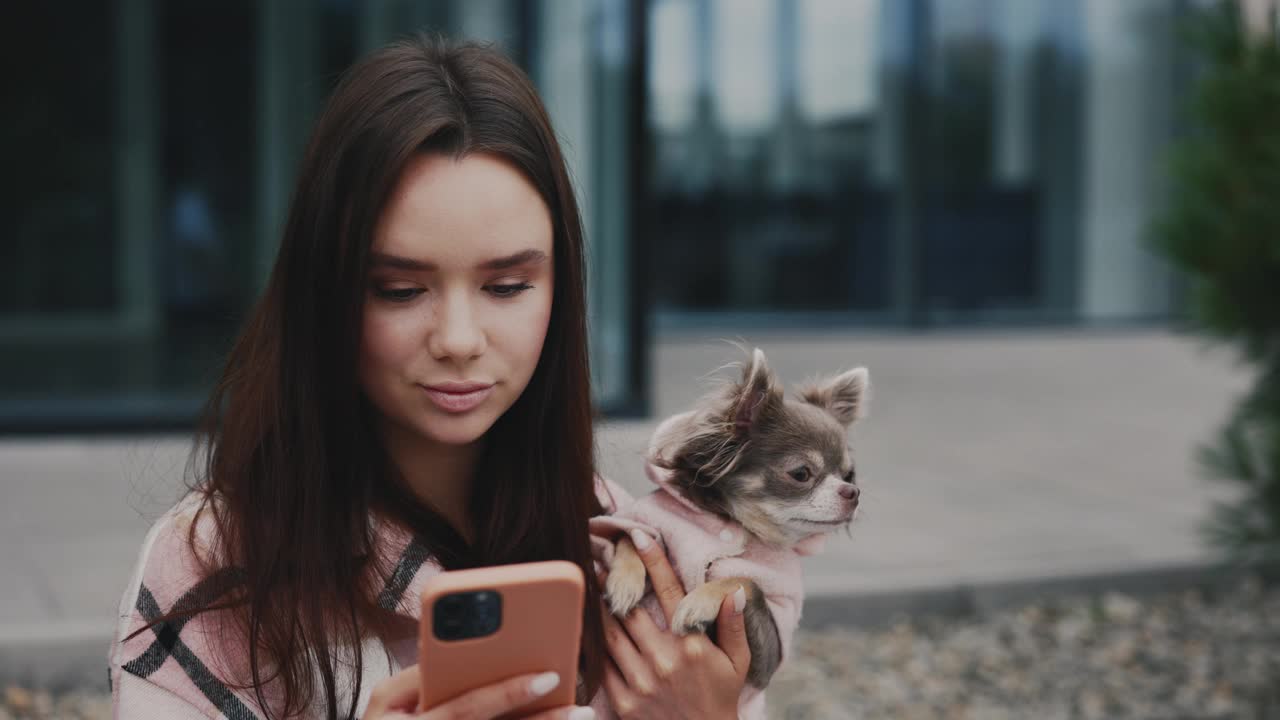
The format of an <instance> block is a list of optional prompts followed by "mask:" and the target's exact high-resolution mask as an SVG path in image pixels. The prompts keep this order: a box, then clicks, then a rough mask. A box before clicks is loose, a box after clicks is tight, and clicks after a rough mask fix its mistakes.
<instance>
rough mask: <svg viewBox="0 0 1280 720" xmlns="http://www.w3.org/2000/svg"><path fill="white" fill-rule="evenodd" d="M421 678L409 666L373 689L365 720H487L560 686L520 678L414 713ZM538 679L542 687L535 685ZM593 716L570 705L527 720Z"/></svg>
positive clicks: (571, 719) (544, 679)
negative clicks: (411, 719) (408, 719)
mask: <svg viewBox="0 0 1280 720" xmlns="http://www.w3.org/2000/svg"><path fill="white" fill-rule="evenodd" d="M546 676H554V677H550V678H548V677H546ZM421 677H422V676H421V674H420V672H419V670H418V666H417V665H410V666H409V667H407V668H405V669H403V670H401V671H400V672H398V673H396V674H395V675H392V676H391V677H389V678H387V679H386V680H383V681H382V682H380V683H378V684H377V685H375V686H374V688H373V694H371V695H370V696H369V707H368V708H367V709H366V710H365V713H364V720H406V719H407V718H413V719H414V720H463V719H464V718H465V720H490V719H491V718H496V717H500V716H502V715H505V714H507V713H510V712H514V711H517V710H519V709H520V708H521V707H524V706H525V705H528V704H529V703H531V702H533V701H534V700H537V699H538V698H540V697H542V696H543V695H546V694H547V693H549V692H551V691H552V690H553V689H555V687H556V685H557V684H558V682H559V676H557V675H556V674H555V673H545V675H537V674H534V675H519V676H516V677H513V678H509V679H507V680H503V681H502V682H499V683H494V684H493V685H486V686H485V687H481V688H477V689H475V690H472V691H471V692H469V693H467V694H465V695H461V696H459V697H456V698H454V699H453V700H450V701H449V702H447V703H444V704H443V705H437V706H436V707H433V708H430V709H429V710H426V711H424V712H417V707H418V694H419V690H420V688H419V683H420V682H421ZM539 679H541V683H540V684H535V680H539ZM595 716H596V714H595V712H594V711H593V710H592V709H591V708H589V707H577V706H573V705H570V706H567V707H561V708H554V709H552V710H546V711H544V712H540V713H538V714H537V715H531V716H530V717H529V718H528V720H591V719H592V718H594V717H595Z"/></svg>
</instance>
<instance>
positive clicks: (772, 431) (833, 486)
mask: <svg viewBox="0 0 1280 720" xmlns="http://www.w3.org/2000/svg"><path fill="white" fill-rule="evenodd" d="M869 386H870V378H869V375H868V373H867V370H866V369H865V368H857V369H855V370H850V371H848V372H844V373H841V374H838V375H835V376H832V377H829V378H827V379H825V380H822V381H817V382H812V383H809V384H807V385H805V386H804V387H802V388H800V390H799V393H798V397H797V398H796V399H790V398H786V397H784V395H783V392H782V390H781V389H780V387H779V385H778V382H777V380H776V378H775V377H774V374H773V372H772V371H771V370H770V369H769V366H768V364H767V362H766V359H765V356H764V353H763V352H761V351H760V350H759V349H757V350H755V351H754V352H753V353H752V354H751V359H750V361H749V362H748V363H747V365H746V367H745V368H744V371H743V376H742V379H741V381H740V382H737V383H734V384H731V385H728V386H726V387H725V388H723V389H722V390H721V391H719V392H717V393H715V394H713V395H711V396H709V397H707V398H704V399H703V400H702V401H700V402H699V403H698V405H697V406H696V407H695V410H694V412H693V413H691V414H690V416H689V419H688V421H687V422H686V424H685V425H684V426H683V427H681V428H680V430H681V432H680V433H679V438H680V439H679V440H678V441H675V442H673V443H672V444H670V445H669V446H667V447H664V448H660V451H661V456H660V457H653V458H650V461H651V462H653V463H655V464H656V465H658V466H659V467H662V468H665V469H667V470H670V471H672V472H673V478H674V479H673V482H672V485H673V489H675V490H676V491H678V492H680V493H681V494H682V495H683V496H684V497H685V498H686V499H687V500H689V501H690V502H691V503H693V504H694V505H695V506H697V507H698V508H699V509H701V510H704V511H706V512H708V513H713V514H715V515H718V516H720V517H721V518H726V519H731V520H733V521H736V522H737V523H738V524H740V525H741V526H742V527H743V528H744V529H745V530H746V531H747V532H749V533H751V534H752V535H754V536H755V537H756V538H758V539H759V540H760V541H762V542H764V543H767V544H769V545H772V546H774V547H782V548H789V547H793V546H794V545H795V544H796V543H798V542H799V541H800V540H802V539H804V538H806V537H809V536H812V535H814V534H819V533H825V532H830V531H833V530H836V529H839V528H842V527H847V526H848V524H849V522H850V521H851V520H852V519H853V516H854V511H855V510H856V509H857V505H858V494H859V493H858V489H857V484H856V479H857V478H856V475H855V473H854V466H853V458H852V456H851V454H850V451H849V447H848V443H847V437H846V436H847V431H848V428H849V426H850V425H851V424H853V422H854V421H855V420H856V419H858V418H859V417H861V416H862V414H863V412H864V410H865V407H866V397H867V393H868V389H869ZM801 478H806V479H803V480H802V479H801ZM657 492H663V491H662V490H659V491H657ZM739 586H742V587H743V588H745V589H746V593H747V604H746V607H745V609H744V613H745V616H744V621H745V625H746V631H747V640H748V643H749V645H750V647H751V666H750V669H749V670H748V673H747V682H748V683H749V684H751V685H752V686H754V687H758V688H764V687H765V686H766V685H768V683H769V679H770V678H771V677H772V676H773V673H774V672H775V671H776V670H777V668H778V665H779V664H780V663H781V659H782V647H781V643H780V641H779V638H778V632H777V627H776V626H775V624H774V620H773V617H772V614H771V613H770V611H769V608H768V606H767V605H766V603H765V597H764V593H763V592H761V590H760V588H759V587H758V586H757V585H756V583H755V582H753V581H752V580H751V579H750V578H723V579H719V580H714V581H711V582H707V583H705V584H703V585H701V586H700V587H697V588H693V589H691V590H690V592H689V593H688V595H687V596H686V597H685V598H684V600H683V601H682V602H681V603H680V606H679V607H678V609H677V611H676V613H675V616H674V617H673V619H672V623H671V627H672V630H673V631H674V632H675V633H677V634H680V635H687V634H690V633H693V632H707V631H710V630H714V627H715V620H716V617H717V616H718V615H719V611H720V607H721V604H722V603H723V601H724V598H725V597H726V596H727V595H729V594H731V593H733V592H734V591H736V590H737V588H738V587H739ZM605 588H606V597H607V599H608V601H609V604H610V609H611V610H612V611H613V613H614V614H615V615H618V616H620V617H621V616H624V615H626V614H627V613H628V612H630V611H631V610H632V608H634V607H635V606H636V605H637V604H638V603H639V602H640V600H641V598H642V596H643V595H644V589H645V570H644V564H643V563H642V562H641V560H640V558H639V556H638V555H637V553H636V549H635V546H634V545H633V544H632V543H631V540H630V539H629V538H626V537H623V538H622V539H621V540H619V541H618V543H617V545H616V546H615V550H614V560H613V565H612V567H611V568H610V571H609V576H608V578H607V580H606V583H605Z"/></svg>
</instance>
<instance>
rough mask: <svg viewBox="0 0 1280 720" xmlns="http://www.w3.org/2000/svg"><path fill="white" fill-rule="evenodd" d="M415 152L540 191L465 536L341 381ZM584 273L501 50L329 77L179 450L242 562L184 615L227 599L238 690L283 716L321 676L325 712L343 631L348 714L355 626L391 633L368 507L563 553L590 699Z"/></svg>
mask: <svg viewBox="0 0 1280 720" xmlns="http://www.w3.org/2000/svg"><path fill="white" fill-rule="evenodd" d="M424 152H436V153H447V154H450V155H452V156H454V157H461V156H464V155H467V154H469V153H488V154H492V155H494V156H497V157H500V158H502V159H504V160H505V161H507V162H509V163H510V164H511V165H512V166H513V167H515V168H516V169H518V170H519V171H521V172H522V173H523V174H524V176H525V177H526V178H527V179H528V180H529V182H530V183H531V184H532V185H533V187H535V188H536V189H537V191H538V192H539V193H540V194H541V196H542V199H543V201H544V202H545V203H546V205H547V208H548V209H549V210H550V213H551V217H552V223H553V228H554V238H553V254H554V263H555V266H554V272H555V284H554V295H553V300H552V312H551V319H550V324H549V327H548V330H547V336H546V340H545V342H544V345H543V349H542V356H541V358H540V359H539V362H538V367H537V369H536V371H535V372H534V374H533V377H532V379H531V381H530V383H529V385H528V387H527V388H526V389H525V391H524V393H523V394H522V395H521V396H520V398H519V399H518V400H517V401H516V403H515V404H514V405H513V406H512V407H511V409H510V410H508V411H507V412H506V413H505V414H504V415H503V416H502V417H501V418H499V419H498V421H497V422H496V423H495V424H494V426H493V427H492V428H491V429H490V430H489V433H488V435H487V437H486V446H485V447H486V452H485V453H484V456H483V458H482V459H481V460H480V463H479V467H478V468H477V472H476V477H475V482H476V487H475V491H474V492H473V498H474V500H473V503H472V508H471V510H472V516H473V518H475V520H476V524H477V534H476V540H475V543H474V544H473V545H468V544H467V543H466V542H465V541H464V540H463V539H462V537H461V536H460V535H459V534H458V533H457V532H455V531H454V529H453V528H452V527H451V526H450V525H449V524H448V523H447V522H446V521H445V520H444V518H443V516H442V515H440V514H439V513H438V512H436V511H435V510H434V509H432V508H430V507H426V506H424V505H423V504H422V503H421V502H420V501H418V500H417V499H416V498H415V497H414V496H413V494H412V493H411V492H410V491H409V490H408V489H407V488H406V487H405V485H404V484H403V482H402V481H401V480H400V479H399V478H398V477H397V476H396V475H395V473H394V471H393V470H392V467H391V463H390V461H389V460H388V458H387V457H386V455H385V452H384V450H383V449H382V447H381V446H380V444H379V441H378V438H377V436H376V434H375V433H374V430H373V429H374V427H375V423H374V411H373V410H372V408H371V406H370V404H369V402H368V400H367V399H366V398H365V397H364V395H363V393H362V392H361V390H360V388H359V385H358V382H357V372H356V363H357V353H358V348H359V337H360V332H361V317H362V309H363V302H364V298H365V295H366V277H365V274H366V269H367V264H368V256H369V248H370V245H371V241H372V238H373V233H374V228H375V224H376V223H377V220H378V217H379V215H380V214H381V212H382V209H383V207H384V205H385V203H386V200H387V198H388V196H389V194H390V193H391V192H392V190H393V188H394V186H395V184H396V182H397V180H398V178H399V175H400V173H401V171H402V169H403V167H404V166H405V164H406V162H407V161H408V160H409V159H410V158H411V157H413V156H414V155H415V154H418V153H424ZM584 274H585V271H584V262H583V240H582V226H581V220H580V218H579V214H578V207H577V203H576V201H575V199H574V196H573V192H572V189H571V187H570V183H569V177H568V174H567V172H566V170H565V164H564V160H563V158H562V156H561V153H560V148H559V145H558V143H557V142H556V138H555V135H554V132H553V131H552V128H551V123H550V121H549V119H548V117H547V113H546V110H545V109H544V108H543V106H542V103H541V101H540V100H539V98H538V95H537V93H536V91H535V90H534V88H533V85H532V83H531V82H530V81H529V79H528V78H527V77H526V76H525V74H524V73H523V72H522V71H521V70H520V69H519V68H518V67H516V66H515V65H514V64H513V63H512V62H511V61H509V60H508V59H506V58H505V57H503V56H502V55H501V54H500V53H498V52H496V51H494V50H492V49H489V48H487V47H483V46H478V45H474V44H451V43H448V42H446V41H444V40H441V39H438V38H430V37H425V36H424V37H419V38H417V39H414V40H410V41H404V42H400V43H396V44H394V45H392V46H389V47H387V48H385V49H383V50H381V51H379V52H376V53H374V54H372V55H370V56H369V57H367V58H365V59H364V60H362V61H361V62H359V63H357V64H356V65H355V66H353V67H352V68H351V69H350V70H349V71H348V72H347V73H346V75H345V76H344V77H343V78H342V80H341V81H340V82H339V83H338V86H337V87H336V89H335V90H334V92H333V95H332V96H331V97H330V99H329V102H328V105H327V107H326V108H325V110H324V111H323V113H322V115H321V117H320V119H319V121H318V124H317V126H316V128H315V130H314V133H313V135H312V137H311V140H310V142H309V144H308V147H307V149H306V152H305V154H304V157H303V159H302V163H301V167H300V170H299V177H298V182H297V186H296V189H295V192H294V195H293V199H292V203H291V207H290V211H289V217H288V222H287V225H286V227H285V230H284V235H283V238H282V243H281V246H280V250H279V254H278V256H277V259H276V264H275V266H274V268H273V270H272V273H271V276H270V281H269V284H268V286H267V288H266V290H265V292H264V294H263V297H262V298H261V299H260V301H259V302H258V304H257V305H256V307H255V308H254V309H253V311H252V314H251V315H250V317H249V319H248V322H247V325H246V326H245V328H244V330H243V332H242V334H241V335H240V337H239V339H238V340H237V342H236V343H235V346H234V348H233V350H232V351H231V354H230V357H229V358H228V361H227V364H226V367H225V370H224V372H223V375H222V377H221V379H220V381H219V382H218V384H217V386H216V388H215V390H214V391H213V393H212V396H211V397H210V399H209V403H208V405H207V407H206V411H205V415H204V419H203V422H202V424H201V427H200V429H199V431H198V433H197V445H196V450H195V453H194V454H193V456H192V459H193V463H192V466H193V467H194V469H195V473H194V476H195V478H196V483H195V485H194V488H193V489H194V490H195V491H196V492H199V493H201V494H202V496H203V497H202V499H201V503H200V509H201V512H204V511H211V512H212V513H213V518H214V519H215V521H216V525H215V527H216V529H217V531H218V533H219V534H220V538H221V540H220V546H219V547H220V548H221V552H220V554H219V556H217V557H211V558H208V559H205V560H202V562H203V563H204V565H205V567H204V570H205V572H206V573H207V574H212V573H214V572H217V571H218V570H223V571H225V570H226V569H227V568H235V569H236V574H237V575H238V576H239V577H240V578H242V579H243V583H241V585H240V586H239V589H238V590H236V591H235V592H233V593H231V595H230V596H228V598H224V599H223V601H222V602H221V603H220V604H213V605H208V606H206V608H205V610H206V611H207V610H226V611H227V612H226V613H218V614H219V615H225V616H227V617H230V618H231V619H232V620H233V621H234V622H235V623H236V630H237V631H238V632H242V633H244V635H243V637H245V638H246V640H247V643H248V645H247V647H248V654H249V658H248V667H249V673H248V674H249V675H250V676H251V677H250V678H246V679H245V681H244V682H243V684H240V685H238V687H248V686H252V687H253V688H254V691H255V693H256V697H257V699H258V702H259V705H260V706H262V707H263V709H264V710H266V711H267V712H268V714H269V715H270V714H271V709H270V708H269V707H268V705H269V703H268V702H267V701H266V699H265V697H264V694H263V689H262V688H263V685H264V684H265V683H267V682H269V681H278V682H279V683H280V685H279V689H280V691H281V692H282V693H283V702H282V704H281V705H282V706H281V707H280V708H279V710H280V712H281V713H282V716H284V717H287V716H289V715H293V714H296V713H298V712H300V711H302V710H303V709H305V708H306V707H307V706H308V705H309V704H310V703H311V702H312V701H313V699H314V697H315V693H316V692H317V691H322V692H323V694H324V698H325V700H326V704H327V706H328V708H329V710H328V716H329V717H330V718H334V717H338V713H339V712H340V711H339V709H338V708H337V707H336V704H337V694H338V689H337V688H338V682H339V679H340V678H339V675H338V671H337V668H338V666H339V665H344V664H345V662H343V663H340V662H337V658H338V657H339V656H338V655H336V654H335V653H336V652H337V650H338V648H339V647H342V646H345V647H347V648H350V650H347V652H352V651H353V652H354V662H355V667H354V672H355V678H356V682H357V684H356V686H355V690H354V692H353V694H352V700H351V707H350V708H349V709H347V710H346V711H345V712H346V713H348V714H353V713H354V711H355V703H356V699H357V698H358V697H359V693H360V689H359V685H358V682H359V677H360V674H361V670H362V666H363V658H362V656H361V653H360V644H361V643H360V639H361V638H362V637H364V636H367V635H368V634H369V633H377V634H379V635H381V636H382V637H384V638H386V636H387V634H389V633H391V632H392V628H393V622H392V620H391V618H390V617H389V613H388V612H387V611H386V610H384V609H381V608H379V606H378V597H377V594H378V591H379V589H380V588H382V587H383V586H384V584H385V583H386V581H387V580H388V578H389V574H390V573H391V572H392V569H391V568H390V567H388V564H389V563H388V562H387V558H385V557H381V556H380V553H379V548H378V547H377V544H376V542H375V540H376V538H375V536H374V532H373V528H371V526H370V523H369V513H370V512H371V511H373V512H375V513H377V514H379V516H380V517H386V518H388V519H390V520H391V521H393V522H396V523H399V524H400V525H401V526H403V527H404V528H406V529H407V530H409V531H410V532H412V533H413V535H414V536H415V537H416V541H417V542H418V543H420V544H421V545H422V546H423V547H424V548H425V550H426V551H427V552H428V553H429V555H430V556H431V557H432V558H434V559H435V560H436V561H437V562H439V563H440V564H441V565H442V566H443V567H444V568H445V569H456V568H464V567H473V566H482V565H498V564H506V563H515V562H525V561H535V560H547V559H565V560H569V561H571V562H574V563H577V564H578V565H579V566H580V567H581V568H582V569H583V571H584V573H585V575H586V578H587V584H588V596H587V597H588V601H587V602H586V610H585V613H584V615H585V616H584V622H585V626H584V632H583V641H582V654H581V657H580V663H581V676H580V683H581V684H580V686H579V702H583V703H585V702H587V701H588V700H589V699H590V698H591V697H592V696H593V695H594V694H595V692H596V690H597V689H598V688H599V686H600V683H601V678H602V676H603V667H604V662H606V655H605V645H604V631H603V626H602V624H601V617H600V606H599V603H598V602H596V601H595V598H596V597H598V594H599V588H598V587H597V583H596V578H595V574H594V572H593V570H592V560H591V554H590V546H589V540H588V531H587V519H588V518H589V517H590V516H591V515H594V514H598V513H599V512H601V508H600V505H599V502H598V501H597V499H596V496H595V492H594V457H593V448H594V444H593V438H592V410H591V399H590V381H589V377H590V375H589V368H588V359H587V332H586V309H585V300H584V298H585V289H584V284H585V278H584ZM191 527H192V531H191V532H192V539H194V532H195V527H196V523H192V526H191ZM193 548H194V544H193ZM392 560H394V558H392ZM167 619H171V618H159V619H157V620H156V621H155V622H153V623H152V625H154V624H156V623H158V622H163V621H165V620H167ZM344 657H346V656H344ZM315 663H318V665H319V667H318V668H315V669H317V670H318V675H319V677H320V678H321V680H322V684H323V687H322V688H317V687H315V682H314V681H313V676H312V670H313V668H314V665H315ZM273 694H274V693H273ZM342 716H343V717H347V716H348V715H342Z"/></svg>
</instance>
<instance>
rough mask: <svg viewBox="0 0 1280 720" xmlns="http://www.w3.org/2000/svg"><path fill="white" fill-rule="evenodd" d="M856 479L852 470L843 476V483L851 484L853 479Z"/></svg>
mask: <svg viewBox="0 0 1280 720" xmlns="http://www.w3.org/2000/svg"><path fill="white" fill-rule="evenodd" d="M856 477H857V475H855V474H854V472H853V471H852V470H850V471H849V472H847V473H845V474H844V481H845V482H847V483H851V482H853V480H854V478H856Z"/></svg>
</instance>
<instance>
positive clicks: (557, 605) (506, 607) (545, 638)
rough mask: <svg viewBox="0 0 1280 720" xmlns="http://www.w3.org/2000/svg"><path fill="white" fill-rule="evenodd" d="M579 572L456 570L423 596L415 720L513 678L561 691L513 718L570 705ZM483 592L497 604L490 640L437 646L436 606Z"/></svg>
mask: <svg viewBox="0 0 1280 720" xmlns="http://www.w3.org/2000/svg"><path fill="white" fill-rule="evenodd" d="M583 587H584V582H583V577H582V570H581V569H580V568H579V567H578V566H577V565H574V564H573V563H571V562H567V561H564V560H551V561H547V562H535V563H520V564H516V565H502V566H498V567H489V568H477V569H475V570H456V571H453V572H445V573H441V574H439V575H437V576H435V577H433V578H431V579H430V580H428V581H427V583H426V585H425V586H424V587H423V590H422V615H421V616H420V617H421V621H420V623H419V625H420V631H419V640H418V667H419V668H420V670H421V672H422V696H421V701H420V702H419V705H418V711H419V712H421V711H423V710H425V709H427V708H431V707H435V706H436V705H439V704H440V703H442V702H445V701H447V700H451V699H453V698H455V697H457V696H459V695H462V694H464V693H466V692H467V691H469V690H474V689H476V688H479V687H482V686H485V685H491V684H493V683H495V682H499V681H501V680H505V679H507V678H509V677H512V676H515V675H522V674H525V673H540V672H546V671H554V672H557V673H559V674H560V685H559V686H557V687H556V689H554V690H552V691H551V692H550V693H549V694H548V695H544V696H543V697H541V698H539V699H538V700H537V701H535V702H532V703H530V704H529V705H527V706H524V707H521V708H520V711H519V713H518V714H516V715H513V716H512V717H521V716H525V715H530V714H533V713H535V712H538V711H541V710H547V709H549V708H554V707H562V706H565V705H573V704H574V693H575V690H576V688H577V683H578V651H579V643H580V642H581V637H582V602H583ZM477 590H488V591H492V592H496V593H498V594H499V595H500V596H501V598H502V619H501V624H500V625H499V627H498V629H497V631H495V632H494V633H492V634H490V635H485V636H484V637H478V638H467V639H463V640H451V641H446V640H441V639H439V638H437V637H436V635H435V629H434V625H435V623H434V612H433V611H434V607H435V603H436V601H437V600H439V599H440V598H441V597H443V596H445V595H449V594H451V593H457V592H468V591H477Z"/></svg>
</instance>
